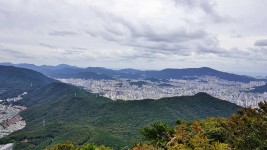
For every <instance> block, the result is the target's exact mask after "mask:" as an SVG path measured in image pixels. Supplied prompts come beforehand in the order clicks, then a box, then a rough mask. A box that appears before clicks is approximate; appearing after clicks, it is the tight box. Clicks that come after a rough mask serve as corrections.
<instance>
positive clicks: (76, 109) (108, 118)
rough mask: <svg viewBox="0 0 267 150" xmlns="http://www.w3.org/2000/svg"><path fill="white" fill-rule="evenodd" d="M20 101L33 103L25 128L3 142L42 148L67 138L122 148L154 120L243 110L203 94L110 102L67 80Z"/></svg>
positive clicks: (193, 117)
mask: <svg viewBox="0 0 267 150" xmlns="http://www.w3.org/2000/svg"><path fill="white" fill-rule="evenodd" d="M75 93H76V97H75ZM20 104H24V105H27V106H28V107H29V109H28V110H26V111H25V112H23V113H22V116H23V117H24V118H25V119H26V122H27V126H26V128H25V129H23V130H21V131H18V132H16V133H14V134H11V135H10V136H8V137H6V138H3V139H1V140H0V141H1V143H3V142H10V141H12V140H15V141H16V142H17V144H18V147H19V148H21V147H25V148H27V149H41V148H44V147H46V146H48V145H53V144H56V143H58V142H64V141H66V140H71V141H74V142H75V143H78V144H85V143H96V144H105V145H107V146H112V147H115V148H121V147H123V146H131V145H132V144H134V143H135V142H138V141H139V140H140V138H141V136H140V134H139V132H138V129H140V128H142V127H143V126H145V125H148V124H150V123H152V122H155V121H164V122H168V123H169V124H174V122H173V120H176V119H182V120H191V119H203V118H206V117H211V116H222V117H228V116H229V115H230V114H232V113H234V112H235V111H236V110H237V109H238V108H239V107H238V106H236V105H234V104H231V103H229V102H226V101H222V100H218V99H216V98H213V97H211V96H209V95H207V94H205V93H199V94H197V95H195V96H184V97H172V98H163V99H160V100H142V101H120V100H119V101H111V100H109V99H107V98H103V97H99V96H96V95H95V94H90V93H87V92H86V91H84V90H82V89H79V88H76V87H73V86H70V85H67V84H63V83H52V84H50V85H48V86H46V87H43V88H40V89H38V90H37V91H35V92H34V93H32V94H29V95H28V96H27V98H25V99H24V100H23V101H21V102H20ZM44 120H45V124H46V125H45V126H43V121H44ZM26 139H27V140H26ZM21 141H27V142H24V143H23V142H21ZM18 147H17V148H18ZM19 148H18V149H19Z"/></svg>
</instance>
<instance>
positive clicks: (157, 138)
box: [134, 102, 267, 150]
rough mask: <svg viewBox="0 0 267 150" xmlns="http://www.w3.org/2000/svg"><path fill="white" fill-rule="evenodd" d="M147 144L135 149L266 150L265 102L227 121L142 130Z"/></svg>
mask: <svg viewBox="0 0 267 150" xmlns="http://www.w3.org/2000/svg"><path fill="white" fill-rule="evenodd" d="M141 133H142V134H143V135H144V139H145V140H146V141H147V144H139V145H137V146H135V147H134V149H151V150H153V149H170V150H177V149H178V150H179V149H181V150H228V149H238V150H245V149H256V150H266V149H267V102H261V103H259V108H255V109H253V108H243V109H240V110H239V111H238V112H237V114H233V115H232V116H231V117H230V118H229V119H225V118H208V119H206V120H201V121H189V122H181V121H178V122H177V126H176V127H174V128H173V129H171V128H169V127H168V126H167V125H166V124H164V123H154V124H152V125H150V126H148V127H145V128H143V129H141Z"/></svg>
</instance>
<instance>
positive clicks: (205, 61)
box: [0, 0, 267, 76]
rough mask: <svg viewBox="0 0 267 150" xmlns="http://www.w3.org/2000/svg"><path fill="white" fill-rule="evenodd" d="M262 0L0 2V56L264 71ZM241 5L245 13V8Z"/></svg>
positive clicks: (266, 41)
mask: <svg viewBox="0 0 267 150" xmlns="http://www.w3.org/2000/svg"><path fill="white" fill-rule="evenodd" d="M266 5H267V2H266V1H264V0H257V1H253V0H244V1H239V2H233V1H230V0H226V1H225V0H202V1H198V0H166V1H160V0H144V1H121V0H113V1H107V0H100V1H94V0H76V1H70V0H60V1H52V0H48V1H34V0H15V1H0V31H1V32H0V59H1V61H2V62H12V63H33V64H36V65H44V64H46V65H57V64H63V63H64V64H70V65H75V66H79V67H88V66H99V67H106V68H113V69H119V68H135V69H141V70H160V69H164V68H198V67H210V68H214V69H217V70H222V71H227V72H232V73H239V74H247V75H252V74H255V75H265V76H266V74H264V73H265V70H264V69H265V68H266V65H267V60H266V58H267V27H266V26H265V25H264V22H266V21H267V15H266V13H265V6H266ZM244 10H246V11H244Z"/></svg>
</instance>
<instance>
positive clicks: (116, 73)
mask: <svg viewBox="0 0 267 150" xmlns="http://www.w3.org/2000/svg"><path fill="white" fill-rule="evenodd" d="M0 65H5V66H15V67H21V68H27V69H32V70H35V71H38V72H41V73H43V74H45V75H47V76H49V77H51V78H81V79H96V80H101V79H106V80H109V79H114V78H129V79H138V78H143V79H153V80H154V81H157V80H158V81H159V80H169V79H194V78H195V77H196V76H215V77H218V78H220V79H224V80H228V81H236V82H250V81H258V80H263V79H255V78H253V77H249V76H244V75H237V74H232V73H227V72H221V71H217V70H214V69H211V68H208V67H203V68H186V69H164V70H160V71H155V70H150V71H142V70H135V69H130V68H129V69H121V70H112V69H107V68H103V67H88V68H79V67H75V66H70V65H66V64H62V65H58V66H46V65H43V66H36V65H33V64H12V63H0Z"/></svg>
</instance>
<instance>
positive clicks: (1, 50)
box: [0, 45, 32, 58]
mask: <svg viewBox="0 0 267 150" xmlns="http://www.w3.org/2000/svg"><path fill="white" fill-rule="evenodd" d="M0 54H2V55H3V56H5V55H8V56H15V57H17V58H32V57H31V56H28V55H27V54H25V53H22V52H20V51H18V50H13V49H10V48H6V47H4V46H1V45H0Z"/></svg>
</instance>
